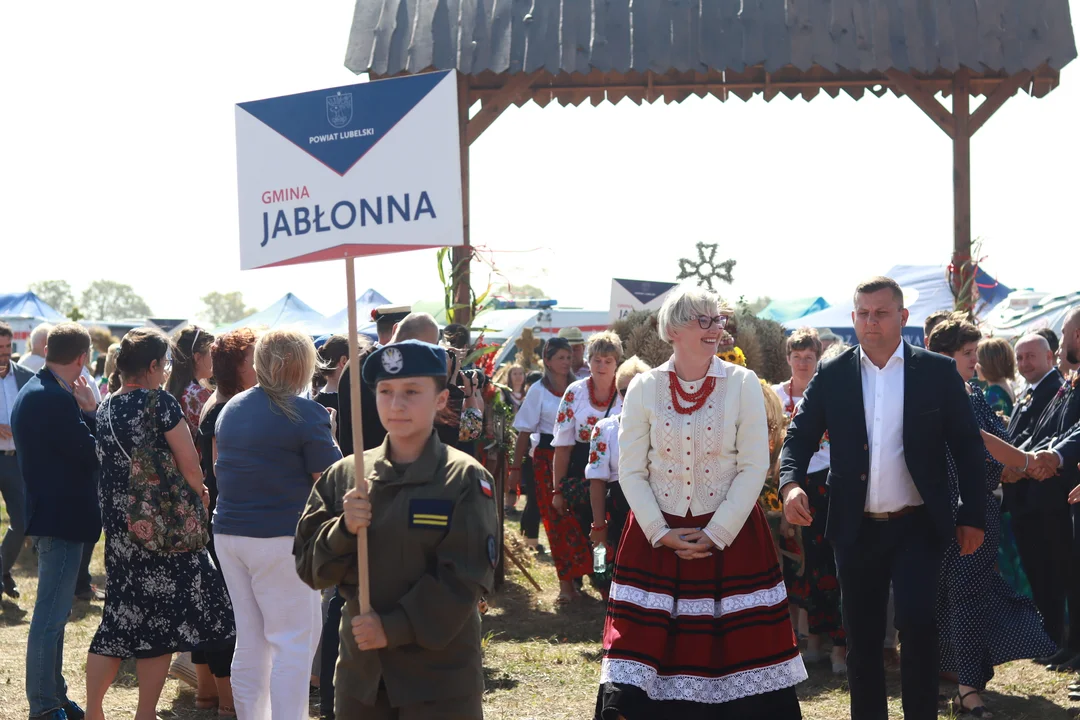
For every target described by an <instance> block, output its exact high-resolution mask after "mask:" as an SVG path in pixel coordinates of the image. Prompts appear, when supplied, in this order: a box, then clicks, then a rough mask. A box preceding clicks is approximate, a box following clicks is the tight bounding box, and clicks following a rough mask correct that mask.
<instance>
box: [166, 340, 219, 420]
mask: <svg viewBox="0 0 1080 720" xmlns="http://www.w3.org/2000/svg"><path fill="white" fill-rule="evenodd" d="M213 342H214V336H213V335H211V334H210V333H208V332H206V331H205V330H203V329H202V328H200V327H198V326H196V325H192V326H190V327H186V328H184V329H183V330H181V331H180V334H179V335H177V336H176V339H175V340H173V342H172V344H171V347H170V357H171V359H172V371H171V372H170V373H169V379H168V382H167V383H166V385H165V389H166V390H168V391H169V394H170V395H172V396H173V397H174V398H176V399H177V400H179V401H180V407H181V408H182V409H183V411H184V420H186V421H187V424H188V430H190V431H191V439H192V441H194V440H195V438H196V436H197V435H198V434H199V417H200V416H201V415H202V409H203V405H205V404H206V401H207V400H209V399H210V389H209V388H208V387H206V385H204V384H203V383H204V382H206V381H207V380H209V379H210V378H211V377H212V376H213V374H214V368H213V361H212V360H211V358H210V345H211V344H212V343H213Z"/></svg>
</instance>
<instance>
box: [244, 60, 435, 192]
mask: <svg viewBox="0 0 1080 720" xmlns="http://www.w3.org/2000/svg"><path fill="white" fill-rule="evenodd" d="M448 72H449V71H446V72H433V73H424V74H421V75H409V76H406V77H400V78H393V79H391V80H375V81H373V82H367V83H360V84H358V85H346V86H345V87H338V88H329V89H327V90H315V91H313V92H306V93H299V94H297V95H285V96H283V97H276V98H269V99H266V100H255V101H253V102H246V103H239V105H238V107H240V108H242V109H243V110H246V111H247V112H249V113H251V114H252V115H253V116H255V117H256V118H258V119H259V120H260V121H262V122H263V123H264V124H266V125H267V126H269V127H270V128H272V129H273V130H274V131H275V132H278V133H280V134H281V135H282V136H284V137H285V138H287V139H288V140H289V141H290V142H292V143H294V144H295V145H296V146H297V147H299V148H300V149H301V150H303V151H304V152H306V153H308V154H309V155H311V156H312V157H313V158H315V159H316V160H318V161H319V162H321V163H323V164H324V165H326V166H327V167H329V168H330V169H331V170H333V171H334V172H336V173H337V174H338V175H344V174H345V173H347V172H348V171H349V169H350V168H352V167H353V166H354V165H355V164H356V163H357V161H359V160H360V158H362V157H363V156H364V154H365V153H367V151H368V150H370V149H371V148H372V147H373V146H374V145H375V143H377V142H379V140H381V139H382V138H383V136H384V135H386V133H388V132H389V131H390V130H391V129H392V128H393V127H394V126H395V125H396V124H397V123H398V121H399V120H401V119H402V118H403V117H405V116H406V115H408V114H409V111H411V110H412V109H413V108H414V107H416V105H417V104H418V103H419V102H420V101H421V100H423V99H424V97H426V96H427V94H428V93H429V92H431V90H432V89H433V88H434V87H435V86H436V85H438V84H439V82H440V81H441V80H442V79H443V78H444V77H446V76H447V74H448Z"/></svg>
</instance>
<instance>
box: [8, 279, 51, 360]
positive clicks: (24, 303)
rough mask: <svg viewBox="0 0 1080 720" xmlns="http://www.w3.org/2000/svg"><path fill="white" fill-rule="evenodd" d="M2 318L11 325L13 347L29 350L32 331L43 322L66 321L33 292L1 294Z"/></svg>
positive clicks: (23, 350)
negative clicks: (28, 344) (28, 345)
mask: <svg viewBox="0 0 1080 720" xmlns="http://www.w3.org/2000/svg"><path fill="white" fill-rule="evenodd" d="M0 320H3V321H4V322H6V323H7V324H8V325H10V326H11V330H12V332H13V334H14V337H13V338H12V349H13V350H14V352H17V353H24V352H26V351H27V342H28V341H29V339H30V331H31V330H33V329H34V327H35V326H37V325H38V324H40V323H43V322H52V323H56V322H64V321H65V320H67V318H65V317H64V316H63V315H61V314H60V313H58V312H57V311H56V310H54V309H53V308H52V307H51V306H50V305H48V304H47V303H46V302H45V301H43V300H42V299H41V298H39V297H38V296H37V295H35V294H34V293H32V292H21V293H6V294H0Z"/></svg>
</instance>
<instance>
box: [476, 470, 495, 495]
mask: <svg viewBox="0 0 1080 720" xmlns="http://www.w3.org/2000/svg"><path fill="white" fill-rule="evenodd" d="M480 490H481V492H483V493H484V495H485V496H486V497H489V498H493V497H495V490H494V488H492V487H491V482H490V481H489V480H488V479H487V477H485V476H484V475H481V476H480Z"/></svg>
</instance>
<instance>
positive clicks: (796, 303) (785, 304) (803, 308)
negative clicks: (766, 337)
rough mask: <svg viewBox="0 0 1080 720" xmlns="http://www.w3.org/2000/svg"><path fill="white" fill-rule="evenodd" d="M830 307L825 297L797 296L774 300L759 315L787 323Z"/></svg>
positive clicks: (764, 318)
mask: <svg viewBox="0 0 1080 720" xmlns="http://www.w3.org/2000/svg"><path fill="white" fill-rule="evenodd" d="M828 307H829V303H827V302H826V301H825V298H823V297H812V298H796V299H794V300H773V301H772V302H770V303H769V304H768V305H766V306H765V307H764V308H763V309H762V310H761V311H760V312H759V313H758V314H757V316H758V317H759V318H761V319H763V320H774V321H776V322H778V323H785V322H787V321H789V320H795V319H797V318H801V317H803V316H804V315H809V314H810V313H816V312H821V311H822V310H825V309H826V308H828Z"/></svg>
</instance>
